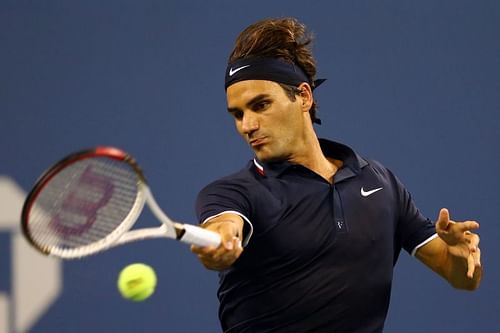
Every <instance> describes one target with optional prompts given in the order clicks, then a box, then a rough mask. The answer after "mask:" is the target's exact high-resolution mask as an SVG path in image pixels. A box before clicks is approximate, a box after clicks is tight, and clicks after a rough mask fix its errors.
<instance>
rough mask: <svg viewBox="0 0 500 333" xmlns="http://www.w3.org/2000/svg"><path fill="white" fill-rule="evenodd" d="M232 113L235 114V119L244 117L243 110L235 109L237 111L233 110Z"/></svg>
mask: <svg viewBox="0 0 500 333" xmlns="http://www.w3.org/2000/svg"><path fill="white" fill-rule="evenodd" d="M232 114H233V117H234V118H235V119H238V120H240V119H242V118H243V112H241V111H235V112H232Z"/></svg>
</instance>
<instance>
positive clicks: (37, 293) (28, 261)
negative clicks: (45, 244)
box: [0, 176, 62, 333]
mask: <svg viewBox="0 0 500 333" xmlns="http://www.w3.org/2000/svg"><path fill="white" fill-rule="evenodd" d="M25 197H26V194H25V193H24V192H23V191H22V190H21V188H20V187H19V186H18V185H17V184H16V183H15V182H14V181H13V180H11V179H10V178H8V177H5V176H0V232H8V233H9V234H10V237H11V242H10V243H11V249H10V251H9V255H10V256H11V261H10V262H11V263H12V267H11V274H12V276H11V277H10V279H11V281H12V283H11V285H12V290H11V293H10V294H7V293H2V292H0V333H14V332H15V333H26V332H28V331H29V329H30V328H31V327H32V326H33V325H34V324H35V323H36V321H37V320H38V319H39V318H40V317H41V316H42V315H43V314H44V313H45V312H46V311H47V310H48V308H49V307H50V306H51V304H52V303H53V302H54V301H55V300H56V299H57V297H59V294H60V293H61V289H62V273H61V262H60V260H59V259H55V258H49V257H45V256H44V255H42V254H39V253H38V252H37V251H35V250H34V249H32V248H31V247H30V245H29V244H28V242H26V241H25V240H24V238H23V236H22V235H21V230H20V222H19V221H20V216H21V210H22V205H23V203H24V198H25ZM2 255H3V254H2ZM2 276H5V272H3V273H2V272H0V278H1V277H2Z"/></svg>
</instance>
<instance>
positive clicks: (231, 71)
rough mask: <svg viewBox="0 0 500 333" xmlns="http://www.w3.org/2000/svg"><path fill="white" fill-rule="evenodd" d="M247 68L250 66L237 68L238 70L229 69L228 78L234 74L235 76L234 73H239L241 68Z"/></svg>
mask: <svg viewBox="0 0 500 333" xmlns="http://www.w3.org/2000/svg"><path fill="white" fill-rule="evenodd" d="M247 67H250V65H245V66H241V67H238V68H235V69H233V68H230V69H229V76H233V75H234V74H236V72H239V71H241V70H242V69H243V68H247Z"/></svg>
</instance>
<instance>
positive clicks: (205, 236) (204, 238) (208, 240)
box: [180, 224, 221, 247]
mask: <svg viewBox="0 0 500 333" xmlns="http://www.w3.org/2000/svg"><path fill="white" fill-rule="evenodd" d="M183 227H184V230H185V231H186V232H185V233H184V235H182V237H181V239H180V240H181V241H182V242H184V243H189V244H193V245H197V246H214V247H217V246H219V244H220V242H221V239H220V235H219V234H218V233H215V232H213V231H209V230H205V229H203V228H200V227H197V226H194V225H190V224H184V225H183Z"/></svg>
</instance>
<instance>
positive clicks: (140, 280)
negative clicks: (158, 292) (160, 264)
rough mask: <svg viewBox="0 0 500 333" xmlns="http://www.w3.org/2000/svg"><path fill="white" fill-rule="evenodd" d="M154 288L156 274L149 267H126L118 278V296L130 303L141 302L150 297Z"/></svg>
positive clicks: (143, 265) (142, 265)
mask: <svg viewBox="0 0 500 333" xmlns="http://www.w3.org/2000/svg"><path fill="white" fill-rule="evenodd" d="M155 288H156V273H155V271H154V270H153V268H151V267H150V266H148V265H146V264H142V263H135V264H131V265H128V266H126V267H125V268H123V269H122V270H121V272H120V275H119V276H118V290H119V291H120V294H121V295H122V296H123V297H124V298H126V299H128V300H131V301H135V302H141V301H144V300H145V299H147V298H148V297H149V296H151V295H152V294H153V293H154V291H155Z"/></svg>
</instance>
